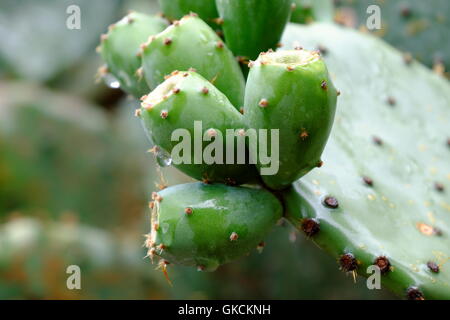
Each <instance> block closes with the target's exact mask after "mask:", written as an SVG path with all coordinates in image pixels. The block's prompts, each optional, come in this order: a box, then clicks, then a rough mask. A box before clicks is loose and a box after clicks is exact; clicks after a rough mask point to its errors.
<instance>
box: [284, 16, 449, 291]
mask: <svg viewBox="0 0 450 320" xmlns="http://www.w3.org/2000/svg"><path fill="white" fill-rule="evenodd" d="M298 41H301V44H302V45H303V46H305V47H308V48H316V47H317V46H318V45H325V46H326V48H327V54H326V60H327V65H328V67H329V70H330V74H331V75H332V77H333V79H334V82H335V84H336V86H337V87H338V88H339V89H340V90H342V95H341V97H340V100H339V106H338V109H337V110H338V112H337V115H336V120H335V123H334V127H333V131H332V134H331V138H330V141H329V142H328V144H327V147H326V149H325V152H324V155H323V160H324V166H323V167H322V168H320V169H316V170H314V171H312V172H311V173H310V174H308V175H306V176H305V177H303V178H302V179H301V181H299V182H297V183H295V185H294V187H293V188H292V189H291V190H290V191H289V192H287V194H286V196H285V198H286V206H287V209H288V219H289V220H290V221H291V222H292V223H293V224H294V225H296V226H297V227H298V228H299V229H300V230H303V231H305V232H306V233H307V234H308V235H309V236H310V237H311V238H312V239H313V241H314V242H315V243H317V244H318V245H319V246H321V247H322V248H324V249H325V250H327V251H328V252H330V253H332V254H333V256H335V257H336V258H337V259H338V262H339V263H340V265H341V269H342V270H344V271H348V272H358V274H360V275H364V276H369V275H370V274H368V273H367V268H368V267H369V266H371V265H373V264H376V265H377V266H378V267H380V271H381V273H382V275H381V282H382V284H383V285H385V286H386V287H388V288H390V289H391V290H393V291H394V292H396V293H397V294H399V295H400V296H402V297H406V298H410V299H411V298H414V299H421V298H425V299H448V298H450V264H449V261H450V252H449V247H450V240H449V236H450V218H449V217H450V214H449V210H450V196H449V192H450V165H449V163H450V162H449V161H448V158H449V156H450V147H449V144H448V138H449V132H448V127H449V122H448V121H449V119H450V109H449V108H448V106H449V105H450V87H449V84H448V83H447V82H446V81H445V80H444V79H442V78H440V77H438V76H436V75H434V74H432V73H431V72H430V71H429V70H427V69H426V68H425V67H424V66H422V65H420V64H419V63H416V62H413V63H410V64H406V63H405V62H404V60H403V57H402V54H401V53H400V52H398V51H397V50H395V49H393V48H392V47H390V46H388V45H386V44H385V43H384V42H382V41H381V40H379V39H377V38H374V37H370V36H367V35H363V34H360V33H357V32H356V31H350V30H348V29H344V28H341V27H336V26H332V25H322V24H313V25H310V26H306V27H302V26H290V27H289V28H288V30H287V33H286V34H285V39H284V42H285V43H286V44H292V43H294V46H295V45H298ZM295 43H297V44H295ZM387 79H391V81H387ZM313 230H315V232H314V233H310V231H313Z"/></svg>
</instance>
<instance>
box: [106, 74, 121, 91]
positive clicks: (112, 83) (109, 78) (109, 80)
mask: <svg viewBox="0 0 450 320" xmlns="http://www.w3.org/2000/svg"><path fill="white" fill-rule="evenodd" d="M103 81H104V82H105V84H106V85H107V86H108V87H110V88H112V89H119V88H120V82H119V80H117V79H116V77H114V76H113V75H112V74H111V73H107V74H105V75H104V76H103Z"/></svg>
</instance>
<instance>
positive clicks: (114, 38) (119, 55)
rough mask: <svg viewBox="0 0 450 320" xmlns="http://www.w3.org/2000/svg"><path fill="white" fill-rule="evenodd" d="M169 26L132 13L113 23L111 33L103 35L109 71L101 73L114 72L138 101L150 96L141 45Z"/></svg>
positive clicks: (102, 48)
mask: <svg viewBox="0 0 450 320" xmlns="http://www.w3.org/2000/svg"><path fill="white" fill-rule="evenodd" d="M167 26H168V24H167V22H166V21H165V20H164V19H162V18H161V17H158V16H150V15H146V14H143V13H138V12H131V13H129V14H128V15H127V16H125V17H124V18H122V19H121V20H120V21H119V22H117V23H115V24H112V25H111V26H110V27H109V31H108V33H107V34H104V35H102V36H101V44H100V47H99V50H100V54H101V55H102V58H103V60H104V61H105V62H106V67H105V68H106V69H105V70H104V69H100V73H105V76H106V74H108V73H111V74H112V75H113V76H114V77H115V78H116V79H117V80H118V81H119V83H120V86H121V88H122V89H123V90H125V91H127V92H129V93H130V94H132V95H133V96H135V97H136V98H140V97H141V96H143V95H144V94H147V93H148V92H149V91H150V88H149V87H148V85H147V83H146V81H145V78H144V74H143V70H142V69H141V65H142V61H141V55H140V54H139V52H140V50H141V49H140V45H141V44H142V43H143V42H145V41H147V40H148V38H149V37H150V36H152V35H155V34H157V33H159V32H161V31H163V30H164V29H165V28H166V27H167ZM152 88H154V87H152Z"/></svg>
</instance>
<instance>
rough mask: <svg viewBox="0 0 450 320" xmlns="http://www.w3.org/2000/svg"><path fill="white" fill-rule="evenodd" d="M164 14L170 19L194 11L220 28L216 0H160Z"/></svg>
mask: <svg viewBox="0 0 450 320" xmlns="http://www.w3.org/2000/svg"><path fill="white" fill-rule="evenodd" d="M159 5H160V7H161V9H162V12H163V13H164V16H165V17H166V18H167V19H169V20H172V21H173V20H179V19H181V18H182V17H183V16H185V15H187V14H189V13H191V12H194V13H196V14H198V16H199V17H200V18H201V19H203V21H205V22H206V23H208V24H209V25H210V26H211V28H213V29H217V28H219V24H218V22H219V21H218V20H217V18H218V17H219V13H218V12H217V8H216V2H215V0H159Z"/></svg>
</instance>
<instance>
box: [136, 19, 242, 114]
mask: <svg viewBox="0 0 450 320" xmlns="http://www.w3.org/2000/svg"><path fill="white" fill-rule="evenodd" d="M141 54H142V57H143V58H142V60H143V61H142V66H143V70H144V76H145V78H146V80H147V83H148V84H149V86H150V87H151V88H155V87H156V86H157V85H159V84H161V83H162V82H163V81H164V77H166V76H168V75H170V73H172V72H173V71H175V70H188V69H190V68H193V69H195V70H196V71H197V72H198V73H200V74H201V75H202V76H203V77H205V78H206V79H208V80H209V81H211V82H212V83H213V84H214V85H215V86H216V87H217V88H218V89H219V90H220V91H222V92H223V93H224V94H225V95H226V96H227V97H228V99H229V100H230V101H231V103H232V104H233V105H235V107H236V108H237V109H238V110H239V108H240V107H241V106H242V104H243V99H244V90H245V80H244V76H243V74H242V72H241V70H240V68H239V64H238V62H237V61H236V59H235V58H234V56H233V54H232V53H231V51H230V50H229V49H228V48H227V46H226V45H225V44H224V42H223V41H222V40H221V39H220V38H219V36H217V34H216V33H215V32H214V31H213V30H212V29H211V28H210V27H209V26H208V25H207V24H206V23H205V22H204V21H202V20H201V19H200V18H198V17H197V16H195V15H188V16H185V17H184V18H182V19H181V20H180V21H177V22H176V23H174V24H173V25H171V26H170V27H168V28H167V29H166V30H164V31H163V32H161V33H159V34H158V35H156V36H154V37H151V38H150V39H149V41H148V42H146V43H143V44H142V53H141Z"/></svg>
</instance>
